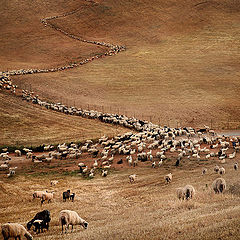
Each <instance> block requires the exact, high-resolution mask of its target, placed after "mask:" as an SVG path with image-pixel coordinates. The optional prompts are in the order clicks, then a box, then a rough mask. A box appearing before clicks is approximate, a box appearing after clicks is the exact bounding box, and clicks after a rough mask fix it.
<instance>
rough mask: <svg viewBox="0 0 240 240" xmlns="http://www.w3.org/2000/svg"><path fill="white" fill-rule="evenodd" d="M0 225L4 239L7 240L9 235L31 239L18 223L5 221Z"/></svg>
mask: <svg viewBox="0 0 240 240" xmlns="http://www.w3.org/2000/svg"><path fill="white" fill-rule="evenodd" d="M1 227H2V235H3V238H4V240H8V239H9V238H10V237H14V238H15V239H17V238H18V239H21V237H23V236H24V237H26V239H28V240H32V239H33V237H32V235H31V234H30V233H29V232H28V231H27V230H26V229H25V228H24V226H23V225H21V224H19V223H5V224H3V225H2V226H1Z"/></svg>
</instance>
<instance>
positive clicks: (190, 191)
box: [183, 185, 195, 200]
mask: <svg viewBox="0 0 240 240" xmlns="http://www.w3.org/2000/svg"><path fill="white" fill-rule="evenodd" d="M183 193H184V197H185V199H186V200H188V199H189V198H192V197H193V196H194V195H195V189H194V187H193V186H192V185H186V186H185V187H184V188H183Z"/></svg>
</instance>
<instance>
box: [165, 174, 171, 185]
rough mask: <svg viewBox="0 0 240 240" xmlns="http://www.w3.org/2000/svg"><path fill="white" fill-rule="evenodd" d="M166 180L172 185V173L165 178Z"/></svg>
mask: <svg viewBox="0 0 240 240" xmlns="http://www.w3.org/2000/svg"><path fill="white" fill-rule="evenodd" d="M164 180H165V181H166V183H170V182H171V181H172V173H169V174H167V175H166V176H164Z"/></svg>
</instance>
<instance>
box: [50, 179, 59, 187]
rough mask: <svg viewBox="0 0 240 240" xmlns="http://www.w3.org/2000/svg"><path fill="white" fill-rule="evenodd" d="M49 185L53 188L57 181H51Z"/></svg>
mask: <svg viewBox="0 0 240 240" xmlns="http://www.w3.org/2000/svg"><path fill="white" fill-rule="evenodd" d="M50 184H51V186H55V185H56V184H58V181H57V180H51V182H50Z"/></svg>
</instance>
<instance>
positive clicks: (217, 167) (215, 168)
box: [214, 165, 220, 173]
mask: <svg viewBox="0 0 240 240" xmlns="http://www.w3.org/2000/svg"><path fill="white" fill-rule="evenodd" d="M219 169H220V167H219V166H218V165H216V166H215V167H214V172H216V173H218V172H219Z"/></svg>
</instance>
